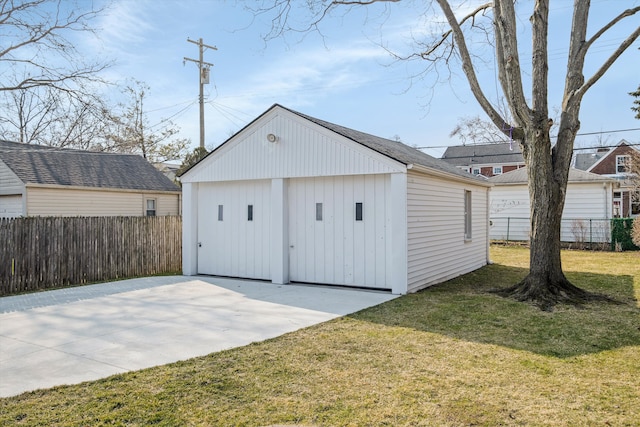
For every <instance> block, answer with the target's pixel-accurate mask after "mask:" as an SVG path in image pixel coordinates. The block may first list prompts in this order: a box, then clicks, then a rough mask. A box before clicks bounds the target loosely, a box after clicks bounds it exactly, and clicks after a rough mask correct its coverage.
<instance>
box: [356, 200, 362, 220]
mask: <svg viewBox="0 0 640 427" xmlns="http://www.w3.org/2000/svg"><path fill="white" fill-rule="evenodd" d="M356 221H362V203H360V202H357V203H356Z"/></svg>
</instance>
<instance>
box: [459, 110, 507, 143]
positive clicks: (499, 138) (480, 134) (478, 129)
mask: <svg viewBox="0 0 640 427" xmlns="http://www.w3.org/2000/svg"><path fill="white" fill-rule="evenodd" d="M449 136H450V137H452V138H453V137H454V136H457V137H458V138H459V139H460V141H461V142H462V145H465V144H467V143H471V144H497V143H506V142H509V135H505V134H504V132H503V131H502V130H500V129H498V128H496V127H495V125H494V124H493V123H492V122H490V121H487V120H486V119H483V118H482V117H480V116H473V117H462V118H461V119H460V120H459V121H458V124H457V125H456V127H455V128H454V129H453V130H452V131H451V133H450V134H449Z"/></svg>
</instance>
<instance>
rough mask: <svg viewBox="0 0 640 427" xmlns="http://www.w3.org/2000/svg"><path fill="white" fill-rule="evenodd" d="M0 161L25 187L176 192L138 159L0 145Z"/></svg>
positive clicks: (48, 148)
mask: <svg viewBox="0 0 640 427" xmlns="http://www.w3.org/2000/svg"><path fill="white" fill-rule="evenodd" d="M0 160H2V161H3V162H4V163H5V164H6V165H7V167H9V169H11V170H12V171H13V173H15V174H16V175H17V176H18V178H19V179H20V180H21V181H22V182H24V183H25V184H52V185H68V186H77V187H94V188H115V189H129V190H145V191H180V188H179V187H178V186H177V185H176V184H174V183H173V182H172V181H171V180H170V179H169V178H167V177H166V176H164V175H163V174H162V173H161V172H160V171H158V170H157V169H156V168H155V167H153V165H151V164H150V163H149V162H147V160H146V159H144V158H143V157H141V156H138V155H134V154H115V153H98V152H92V151H82V150H70V149H61V148H52V147H43V146H39V145H32V144H21V143H17V142H10V141H0Z"/></svg>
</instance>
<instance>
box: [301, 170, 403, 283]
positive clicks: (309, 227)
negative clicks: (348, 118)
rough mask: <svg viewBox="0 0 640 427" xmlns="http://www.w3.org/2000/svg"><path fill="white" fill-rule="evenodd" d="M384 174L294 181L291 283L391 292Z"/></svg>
mask: <svg viewBox="0 0 640 427" xmlns="http://www.w3.org/2000/svg"><path fill="white" fill-rule="evenodd" d="M389 186H390V182H389V178H388V176H385V175H357V176H337V177H324V178H309V179H292V180H291V181H290V182H289V243H290V245H289V269H290V271H289V274H290V280H291V281H295V282H307V283H326V284H337V285H351V286H363V287H371V288H382V289H388V288H390V287H391V286H390V284H388V283H386V255H387V241H388V239H387V236H386V230H387V224H386V221H387V220H386V218H387V217H388V214H387V209H388V208H389V207H388V206H387V205H388V203H387V202H388V201H387V194H388V189H389Z"/></svg>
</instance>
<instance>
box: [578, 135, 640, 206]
mask: <svg viewBox="0 0 640 427" xmlns="http://www.w3.org/2000/svg"><path fill="white" fill-rule="evenodd" d="M633 153H638V149H637V148H636V146H634V145H633V144H631V143H630V142H628V141H625V140H624V139H623V140H622V141H620V142H619V143H618V144H617V145H616V146H615V147H610V148H609V149H608V150H605V149H598V150H597V151H596V153H579V154H576V156H575V160H574V167H575V168H577V169H582V170H585V171H587V172H591V173H595V174H598V175H603V176H606V177H610V178H614V179H616V180H618V181H619V182H620V187H619V188H617V189H616V190H615V191H614V193H613V214H614V216H615V217H630V216H636V215H638V214H640V200H638V199H637V195H636V196H635V197H634V189H633V186H632V185H631V182H630V179H629V178H630V174H629V172H628V171H627V165H628V164H629V161H630V159H631V155H632V154H633Z"/></svg>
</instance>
